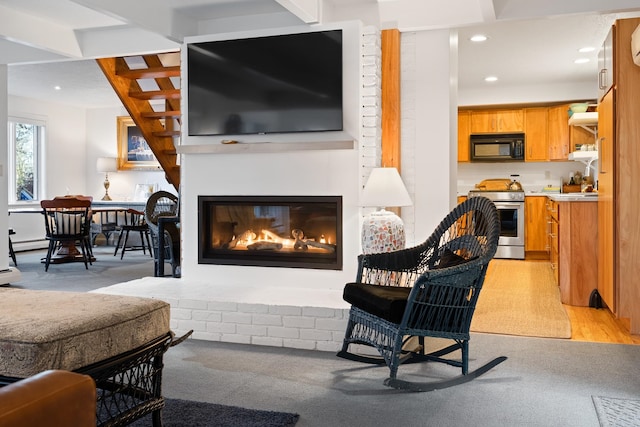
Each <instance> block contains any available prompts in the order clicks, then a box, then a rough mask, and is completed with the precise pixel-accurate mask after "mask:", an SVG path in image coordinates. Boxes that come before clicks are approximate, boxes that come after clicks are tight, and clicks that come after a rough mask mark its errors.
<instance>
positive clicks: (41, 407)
mask: <svg viewBox="0 0 640 427" xmlns="http://www.w3.org/2000/svg"><path fill="white" fill-rule="evenodd" d="M95 425H96V385H95V382H94V381H93V379H92V378H91V377H90V376H88V375H81V374H77V373H74V372H69V371H60V370H55V371H44V372H41V373H39V374H37V375H34V376H32V377H29V378H25V379H24V380H20V381H17V382H15V383H12V384H9V385H7V386H5V387H1V388H0V427H16V426H20V427H32V426H33V427H35V426H38V427H41V426H48V427H57V426H64V427H69V426H74V427H85V426H86V427H88V426H92V427H93V426H95Z"/></svg>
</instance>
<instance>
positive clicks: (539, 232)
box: [524, 196, 549, 259]
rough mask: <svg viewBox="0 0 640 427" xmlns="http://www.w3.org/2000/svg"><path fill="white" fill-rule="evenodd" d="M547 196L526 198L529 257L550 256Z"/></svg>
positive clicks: (526, 234) (525, 244) (526, 245)
mask: <svg viewBox="0 0 640 427" xmlns="http://www.w3.org/2000/svg"><path fill="white" fill-rule="evenodd" d="M547 200H548V198H547V197H546V196H526V197H525V199H524V217H525V225H524V227H525V228H524V250H525V255H526V257H527V258H536V259H544V258H548V253H547V251H548V247H549V244H548V241H547V234H548V228H549V227H548V220H547V216H546V210H547Z"/></svg>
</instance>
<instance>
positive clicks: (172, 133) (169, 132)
mask: <svg viewBox="0 0 640 427" xmlns="http://www.w3.org/2000/svg"><path fill="white" fill-rule="evenodd" d="M153 134H154V135H155V136H180V131H179V130H165V131H161V132H153Z"/></svg>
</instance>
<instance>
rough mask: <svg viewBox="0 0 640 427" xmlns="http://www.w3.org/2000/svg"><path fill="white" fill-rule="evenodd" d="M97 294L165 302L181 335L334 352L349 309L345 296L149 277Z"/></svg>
mask: <svg viewBox="0 0 640 427" xmlns="http://www.w3.org/2000/svg"><path fill="white" fill-rule="evenodd" d="M94 292H99V293H106V294H116V295H131V296H141V297H148V298H156V299H161V300H163V301H166V302H168V303H169V304H171V329H172V330H173V331H174V332H175V333H176V335H178V336H179V335H181V334H184V333H185V332H187V331H189V330H191V329H193V331H194V333H193V338H195V339H200V340H206V341H222V342H233V343H241V344H253V345H265V346H274V347H287V348H299V349H306V350H319V351H330V352H334V351H337V350H339V349H340V347H341V346H342V339H343V337H344V331H345V328H346V324H347V318H348V312H349V304H347V303H346V302H344V301H343V300H342V289H340V290H318V289H301V288H300V287H298V288H294V287H287V286H282V287H279V288H274V287H270V286H263V287H259V286H255V287H249V288H248V287H246V286H237V285H236V286H228V287H224V286H220V285H211V284H210V283H185V282H184V279H173V278H156V277H146V278H143V279H138V280H133V281H130V282H125V283H120V284H116V285H113V286H109V287H105V288H100V289H97V290H95V291H94Z"/></svg>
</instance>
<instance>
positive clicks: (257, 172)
mask: <svg viewBox="0 0 640 427" xmlns="http://www.w3.org/2000/svg"><path fill="white" fill-rule="evenodd" d="M343 30H344V34H345V39H346V41H347V42H346V45H345V46H346V47H345V69H346V74H345V82H346V83H345V87H344V88H345V90H344V96H345V132H344V133H343V135H341V136H339V137H336V136H332V135H324V136H325V137H326V139H325V140H324V141H323V140H322V139H320V140H318V139H317V136H316V139H315V140H305V141H299V140H298V141H295V140H293V139H291V138H289V139H288V140H286V141H285V140H282V141H280V140H278V141H275V142H276V143H277V144H276V146H275V148H274V149H273V150H270V149H268V148H267V147H268V146H269V144H268V141H266V140H265V141H258V142H263V143H262V144H260V148H259V149H258V150H254V151H251V150H240V149H238V147H234V148H231V149H230V150H228V151H222V152H221V150H217V151H216V150H210V149H209V146H216V143H217V142H216V141H214V140H211V139H208V138H206V137H205V138H203V137H200V138H196V139H191V138H188V137H186V138H183V141H182V144H183V145H181V146H179V147H177V150H178V152H179V153H180V163H181V173H182V177H181V182H182V184H181V192H180V193H181V212H182V216H183V222H182V239H183V242H182V249H183V250H182V278H180V279H173V278H144V279H140V280H136V281H133V282H127V283H124V284H119V285H115V286H112V287H109V288H103V289H101V290H99V292H108V293H119V294H125V295H140V296H148V297H153V298H162V299H164V300H166V301H168V302H169V303H170V304H171V307H172V315H171V327H172V328H173V329H174V330H175V331H176V332H177V333H181V332H184V331H187V330H190V329H193V330H194V331H195V332H194V337H195V338H198V339H205V340H212V341H229V342H241V343H247V344H255V345H271V346H285V347H293V348H305V349H315V350H321V351H336V350H338V349H339V348H340V346H341V343H342V338H343V334H344V331H345V327H346V322H347V312H348V309H349V306H348V304H346V303H345V302H344V301H343V299H342V290H343V287H344V285H345V283H347V282H350V281H353V280H354V279H355V277H356V270H357V257H358V255H359V253H360V228H361V227H360V226H361V223H362V217H363V214H365V213H367V211H365V210H363V209H361V208H360V206H359V195H360V192H361V190H362V187H363V185H364V183H365V182H366V178H367V177H368V174H369V171H370V170H371V168H373V167H377V166H380V132H381V131H380V117H379V108H380V107H379V95H380V86H379V75H380V74H379V73H380V71H379V66H380V58H379V55H380V45H379V32H378V31H377V30H375V29H372V28H361V26H360V24H359V23H349V24H347V25H344V26H343ZM402 44H403V45H402V51H403V59H402V61H403V77H402V88H403V89H402V92H403V93H402V98H403V103H404V100H407V102H408V103H409V105H407V106H405V105H403V134H402V141H403V145H402V150H403V154H402V157H403V166H402V170H403V173H402V176H403V178H404V179H405V183H406V184H407V188H408V190H409V193H410V195H411V197H412V199H413V202H414V206H413V207H411V208H407V209H403V215H402V216H403V219H404V220H405V224H406V226H407V242H408V244H413V243H414V242H415V241H422V240H423V239H424V238H426V236H427V235H428V234H429V233H430V231H431V230H432V229H433V228H434V227H435V226H436V225H437V223H438V221H439V220H440V219H441V218H442V217H443V216H444V214H446V212H448V211H449V210H450V208H451V206H452V205H453V203H455V160H456V153H455V149H453V148H451V147H455V144H454V143H453V142H455V138H454V137H453V135H456V132H455V128H456V126H457V123H456V121H455V117H456V105H457V101H456V99H455V95H452V93H451V91H452V89H451V87H450V85H451V78H450V76H451V75H452V73H453V74H455V73H457V70H456V69H455V65H456V64H453V63H450V64H448V65H447V63H448V62H449V61H452V60H451V57H452V55H451V44H450V33H449V31H429V32H419V33H416V34H409V35H406V36H405V35H403V42H402ZM454 56H455V55H454ZM436 58H437V59H440V60H441V61H440V62H439V66H438V67H435V68H434V67H433V66H432V65H433V61H434V60H435V59H436ZM420 70H430V71H429V73H430V74H429V76H428V77H429V78H425V75H424V73H423V72H421V71H420ZM434 99H437V100H438V102H434ZM183 102H184V99H183ZM448 103H449V104H448ZM183 110H184V109H183ZM404 115H406V117H407V121H406V122H405V118H404ZM417 117H421V119H420V120H416V118H417ZM407 125H409V128H408V129H405V127H406V126H407ZM345 135H350V136H351V140H352V141H353V144H343V143H338V144H337V145H332V144H333V143H331V144H328V142H335V141H344V140H345ZM447 141H448V142H449V144H447ZM252 142H255V141H252ZM291 142H293V143H294V144H293V145H291V147H285V146H284V145H285V143H291ZM314 142H315V143H318V142H319V145H318V149H307V144H306V143H308V146H311V145H313V144H314ZM300 144H302V145H303V146H304V147H305V149H301V148H300ZM236 145H237V146H239V147H242V146H244V145H249V144H236ZM217 148H220V147H217ZM221 149H222V150H224V147H221ZM225 153H226V154H225ZM434 176H438V177H439V180H440V181H442V182H441V183H439V185H435V186H434V185H431V186H430V185H426V186H421V187H420V188H419V189H417V188H416V185H415V184H416V183H418V182H423V183H429V182H432V180H433V177H434ZM446 183H448V184H449V185H446ZM440 184H442V185H440ZM418 190H419V191H418ZM212 194H215V195H273V194H277V195H285V196H286V195H291V196H298V195H312V196H313V195H320V196H334V195H341V196H342V207H343V223H342V226H343V269H342V270H339V271H333V270H313V269H293V268H273V267H238V266H225V265H199V264H198V263H197V260H198V254H197V251H198V247H197V246H198V245H197V242H198V234H197V233H198V231H197V224H198V223H197V198H198V196H199V195H212ZM414 212H415V213H419V214H420V216H419V218H420V221H415V220H414V216H417V215H416V214H415V213H414Z"/></svg>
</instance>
